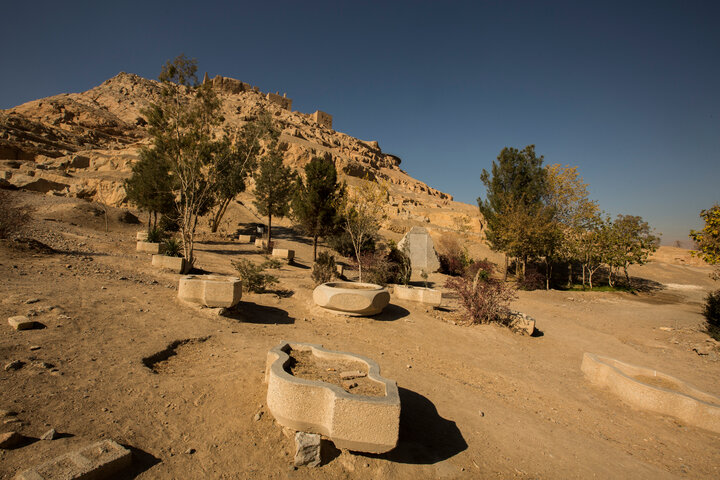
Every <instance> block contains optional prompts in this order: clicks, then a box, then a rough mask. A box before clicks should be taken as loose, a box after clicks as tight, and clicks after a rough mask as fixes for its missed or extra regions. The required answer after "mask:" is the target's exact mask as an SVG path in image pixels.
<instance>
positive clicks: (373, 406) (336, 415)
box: [265, 341, 400, 453]
mask: <svg viewBox="0 0 720 480" xmlns="http://www.w3.org/2000/svg"><path fill="white" fill-rule="evenodd" d="M291 350H308V351H311V352H312V353H313V355H315V356H317V357H321V358H324V359H333V358H334V359H337V360H339V361H353V362H361V363H365V364H366V365H367V366H368V378H369V379H371V380H373V381H375V382H377V383H380V384H383V385H384V387H385V395H384V396H380V397H371V396H364V395H354V394H352V393H348V392H346V391H345V390H343V389H342V388H341V387H340V386H338V385H332V384H329V383H325V382H321V381H313V380H308V379H304V378H299V377H295V376H293V375H290V374H289V373H288V372H287V371H285V369H284V366H285V365H286V364H287V363H288V362H289V361H290V357H289V355H288V352H289V351H291ZM265 381H266V382H267V384H268V391H267V406H268V410H269V411H270V413H271V414H272V415H273V416H274V417H275V420H277V422H278V423H279V424H280V425H282V426H284V427H287V428H291V429H293V430H296V431H300V432H309V433H316V434H319V435H324V436H325V437H328V438H329V439H330V440H331V441H332V442H333V443H334V444H335V446H336V447H338V448H347V449H348V450H353V451H359V452H369V453H384V452H387V451H390V450H392V449H393V448H395V446H396V445H397V441H398V432H399V428H400V396H399V394H398V388H397V384H396V383H395V382H394V381H392V380H389V379H386V378H383V377H382V376H380V367H379V366H378V364H377V363H375V362H374V361H373V360H370V359H369V358H366V357H363V356H361V355H357V354H354V353H346V352H333V351H330V350H325V349H324V348H322V346H320V345H313V344H309V343H295V342H287V341H282V342H281V343H280V344H279V345H278V346H276V347H275V348H273V349H271V350H270V351H269V352H268V355H267V363H266V369H265Z"/></svg>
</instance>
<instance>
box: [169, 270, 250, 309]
mask: <svg viewBox="0 0 720 480" xmlns="http://www.w3.org/2000/svg"><path fill="white" fill-rule="evenodd" d="M178 298H179V299H180V300H183V301H186V302H192V303H198V304H200V305H205V306H206V307H213V308H215V307H224V308H230V307H232V306H235V305H237V304H238V302H240V299H241V298H242V281H241V280H240V279H239V278H237V277H226V276H223V275H186V276H184V277H182V278H181V279H180V285H179V287H178Z"/></svg>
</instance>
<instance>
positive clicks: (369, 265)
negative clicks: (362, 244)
mask: <svg viewBox="0 0 720 480" xmlns="http://www.w3.org/2000/svg"><path fill="white" fill-rule="evenodd" d="M360 257H361V260H362V266H363V280H364V281H365V282H368V283H375V284H377V285H387V284H388V283H389V275H388V270H389V263H388V261H387V257H386V255H385V254H383V253H380V252H372V253H370V252H368V253H362V254H360Z"/></svg>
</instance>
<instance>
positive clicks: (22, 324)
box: [8, 315, 35, 330]
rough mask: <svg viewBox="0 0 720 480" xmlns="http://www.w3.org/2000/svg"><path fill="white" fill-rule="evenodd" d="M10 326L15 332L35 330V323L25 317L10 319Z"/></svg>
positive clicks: (17, 316)
mask: <svg viewBox="0 0 720 480" xmlns="http://www.w3.org/2000/svg"><path fill="white" fill-rule="evenodd" d="M8 324H10V326H11V327H13V328H14V329H15V330H32V329H33V328H35V321H33V320H30V319H29V318H27V317H26V316H24V315H16V316H14V317H10V318H8Z"/></svg>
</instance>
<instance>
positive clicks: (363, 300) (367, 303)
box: [313, 282, 390, 316]
mask: <svg viewBox="0 0 720 480" xmlns="http://www.w3.org/2000/svg"><path fill="white" fill-rule="evenodd" d="M313 301H314V302H315V304H316V305H318V306H320V307H322V308H325V309H327V310H330V311H332V312H335V313H341V314H344V315H351V316H367V315H376V314H378V313H380V312H382V311H383V309H384V308H385V307H387V306H388V304H389V303H390V293H389V292H388V289H387V288H385V287H381V286H380V285H375V284H373V283H355V282H329V283H323V284H322V285H318V286H317V287H315V290H314V291H313Z"/></svg>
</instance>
